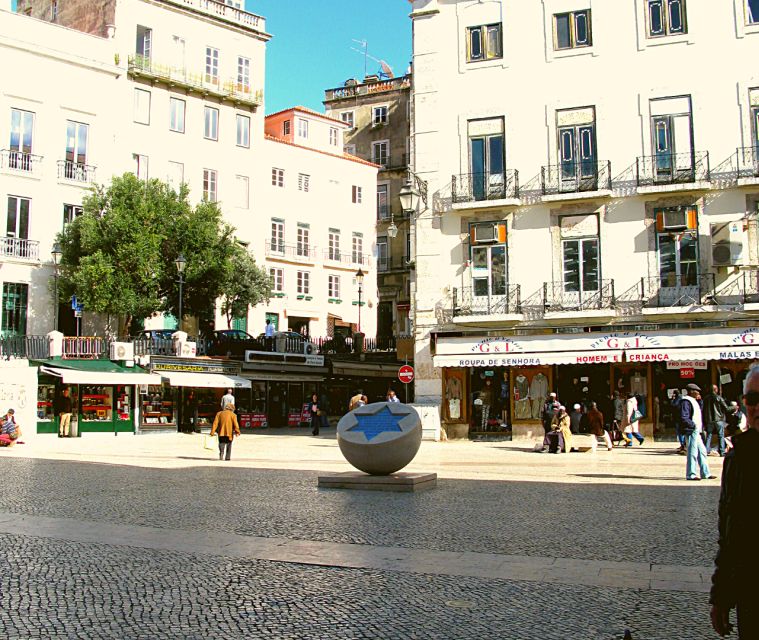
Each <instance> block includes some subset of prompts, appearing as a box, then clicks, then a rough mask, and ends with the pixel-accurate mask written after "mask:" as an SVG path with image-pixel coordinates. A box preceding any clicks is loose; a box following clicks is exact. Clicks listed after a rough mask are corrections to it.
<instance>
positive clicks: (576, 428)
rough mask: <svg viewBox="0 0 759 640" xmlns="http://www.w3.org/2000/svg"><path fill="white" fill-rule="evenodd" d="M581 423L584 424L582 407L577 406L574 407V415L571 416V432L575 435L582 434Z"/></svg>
mask: <svg viewBox="0 0 759 640" xmlns="http://www.w3.org/2000/svg"><path fill="white" fill-rule="evenodd" d="M580 423H582V407H581V406H580V405H579V404H575V405H574V406H573V407H572V413H570V414H569V430H570V431H571V432H572V433H573V434H578V433H580Z"/></svg>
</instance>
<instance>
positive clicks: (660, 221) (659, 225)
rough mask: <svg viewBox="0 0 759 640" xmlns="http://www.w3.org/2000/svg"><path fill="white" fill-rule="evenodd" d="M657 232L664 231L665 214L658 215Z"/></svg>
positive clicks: (658, 213) (661, 212)
mask: <svg viewBox="0 0 759 640" xmlns="http://www.w3.org/2000/svg"><path fill="white" fill-rule="evenodd" d="M656 230H657V231H664V212H663V211H659V212H657V214H656Z"/></svg>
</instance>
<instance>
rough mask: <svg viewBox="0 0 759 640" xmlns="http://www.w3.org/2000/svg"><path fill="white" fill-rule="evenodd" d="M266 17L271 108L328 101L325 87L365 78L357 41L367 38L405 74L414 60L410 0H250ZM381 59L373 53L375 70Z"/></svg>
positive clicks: (319, 106)
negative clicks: (352, 79)
mask: <svg viewBox="0 0 759 640" xmlns="http://www.w3.org/2000/svg"><path fill="white" fill-rule="evenodd" d="M245 4H246V8H247V10H248V11H251V12H252V13H257V14H259V15H262V16H264V17H265V18H266V30H267V31H268V32H269V33H271V34H272V35H273V36H274V37H273V38H272V39H271V40H270V41H269V44H268V45H267V51H266V88H265V91H266V113H274V112H276V111H279V110H281V109H284V108H286V107H291V106H294V105H303V106H305V107H310V108H311V109H315V110H317V111H322V110H323V109H324V106H323V105H322V100H323V99H324V90H325V89H330V88H333V87H338V86H340V85H342V83H343V82H345V80H347V79H348V78H362V77H363V75H364V56H363V55H361V54H359V53H356V52H354V51H352V50H351V48H355V49H361V45H360V44H357V43H355V42H353V40H354V39H356V40H366V41H367V42H368V43H369V55H371V56H373V57H374V58H378V59H380V60H385V61H386V62H387V63H388V64H389V65H390V66H391V67H392V68H393V70H394V71H395V75H403V74H404V73H405V72H406V69H407V68H408V65H409V63H410V62H411V20H410V19H409V17H408V14H409V13H410V12H411V5H410V4H409V3H408V1H407V0H246V3H245ZM378 69H379V64H378V63H377V62H375V61H374V60H372V59H371V58H369V59H368V60H367V70H368V72H369V73H374V72H376V71H378Z"/></svg>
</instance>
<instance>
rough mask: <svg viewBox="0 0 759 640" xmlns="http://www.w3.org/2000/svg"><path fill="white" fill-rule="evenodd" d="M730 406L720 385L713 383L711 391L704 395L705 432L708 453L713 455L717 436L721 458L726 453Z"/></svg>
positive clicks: (718, 452)
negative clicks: (714, 441) (726, 429)
mask: <svg viewBox="0 0 759 640" xmlns="http://www.w3.org/2000/svg"><path fill="white" fill-rule="evenodd" d="M728 411H729V409H728V406H727V403H726V402H725V399H724V398H723V397H722V396H721V395H720V394H719V387H718V386H717V385H716V384H713V385H712V388H711V392H710V393H708V394H706V396H705V397H704V423H705V424H704V427H705V428H704V433H705V434H706V455H708V456H709V455H712V453H713V449H712V438H713V437H714V436H715V435H716V436H717V452H716V453H714V455H719V457H720V458H721V457H722V456H724V455H725V427H726V426H727V414H728Z"/></svg>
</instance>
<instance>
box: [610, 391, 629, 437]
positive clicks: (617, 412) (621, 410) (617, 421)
mask: <svg viewBox="0 0 759 640" xmlns="http://www.w3.org/2000/svg"><path fill="white" fill-rule="evenodd" d="M611 407H612V411H613V415H614V418H613V421H612V423H611V428H612V431H614V432H616V433H619V441H620V442H623V441H624V442H627V440H628V438H625V437H624V434H623V433H622V423H623V422H624V420H625V401H624V400H622V398H621V396H620V395H619V391H616V390H615V391H614V393H612V394H611Z"/></svg>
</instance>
